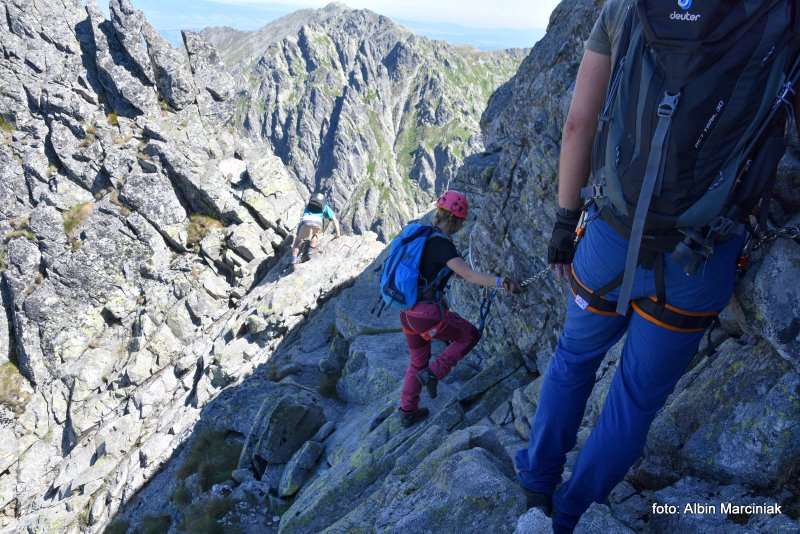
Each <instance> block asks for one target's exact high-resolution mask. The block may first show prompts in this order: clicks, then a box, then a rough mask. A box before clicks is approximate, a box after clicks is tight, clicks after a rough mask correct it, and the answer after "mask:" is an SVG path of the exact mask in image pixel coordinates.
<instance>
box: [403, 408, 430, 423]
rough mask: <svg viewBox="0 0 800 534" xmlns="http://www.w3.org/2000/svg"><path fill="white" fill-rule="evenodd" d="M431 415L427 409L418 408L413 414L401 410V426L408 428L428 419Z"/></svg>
mask: <svg viewBox="0 0 800 534" xmlns="http://www.w3.org/2000/svg"><path fill="white" fill-rule="evenodd" d="M429 413H430V412H428V409H427V408H418V409H416V410H414V411H413V412H407V411H405V410H400V424H402V425H403V426H404V427H405V428H408V427H410V426H413V425H414V424H416V423H418V422H420V421H422V420H423V419H425V418H426V417H428V414H429Z"/></svg>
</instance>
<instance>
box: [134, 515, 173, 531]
mask: <svg viewBox="0 0 800 534" xmlns="http://www.w3.org/2000/svg"><path fill="white" fill-rule="evenodd" d="M171 526H172V518H171V517H170V516H168V515H156V516H152V515H151V516H147V517H145V518H144V520H143V521H142V528H141V529H139V530H137V532H141V534H165V533H166V532H168V531H169V527H171Z"/></svg>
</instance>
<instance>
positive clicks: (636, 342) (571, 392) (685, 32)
mask: <svg viewBox="0 0 800 534" xmlns="http://www.w3.org/2000/svg"><path fill="white" fill-rule="evenodd" d="M798 33H800V0H761V1H759V0H753V1H747V2H714V1H704V2H692V1H691V0H680V1H678V2H677V3H676V2H666V1H664V0H608V1H607V2H606V3H605V4H604V6H603V9H602V12H601V15H600V18H599V20H598V21H597V23H596V25H595V27H594V30H593V31H592V34H591V36H590V37H589V40H588V41H587V43H586V51H585V53H584V56H583V60H582V62H581V65H580V68H579V69H578V75H577V81H576V83H575V91H574V95H573V99H572V104H571V108H570V111H569V114H568V118H567V121H566V124H565V126H564V134H563V140H562V147H561V160H560V166H559V188H558V212H557V219H556V223H555V226H554V229H553V232H552V237H551V240H550V245H549V249H548V263H549V264H550V265H551V266H552V268H553V270H554V271H555V272H556V274H557V275H559V276H563V277H566V278H568V279H569V280H570V282H571V285H572V290H573V295H574V298H573V299H571V300H570V301H569V303H568V306H567V313H566V322H565V325H564V331H563V333H562V335H561V337H560V339H559V341H558V344H557V346H556V350H555V354H554V356H553V358H552V360H551V362H550V364H549V367H548V369H547V371H546V372H545V375H544V380H543V382H542V387H541V393H540V396H539V400H538V405H537V410H536V415H535V418H534V420H533V423H532V425H531V433H530V439H529V444H528V447H527V448H526V449H522V450H520V451H519V452H518V453H517V454H516V457H515V464H516V467H517V470H518V475H519V479H520V482H521V484H522V486H523V487H524V488H525V490H527V492H528V496H529V504H530V505H531V506H535V507H538V508H541V509H542V510H543V511H544V512H545V513H546V514H547V515H551V514H552V520H553V521H552V523H553V532H554V533H555V534H562V533H570V532H572V531H573V529H574V528H575V526H576V525H577V523H578V520H579V519H580V517H581V515H582V514H583V513H584V512H585V511H586V510H587V509H588V507H589V506H590V505H591V503H592V502H604V501H605V500H606V499H607V497H608V495H609V493H610V492H611V490H612V489H613V488H614V487H615V486H616V485H617V484H618V483H619V482H620V481H622V479H623V477H624V476H625V475H626V473H627V472H628V470H629V468H630V467H631V466H632V465H633V464H634V462H635V461H636V460H637V459H638V458H639V456H640V455H641V453H642V449H643V447H644V443H645V439H646V437H647V433H648V430H649V428H650V424H651V423H652V421H653V418H654V417H655V416H656V414H657V413H658V411H659V410H660V409H661V408H662V406H663V405H664V403H665V401H666V399H667V397H668V395H669V394H670V393H671V392H672V390H673V388H674V387H675V384H676V383H677V382H678V380H679V378H680V377H681V376H682V375H683V373H684V372H685V371H686V369H687V367H688V366H689V364H690V362H691V361H692V359H693V358H694V355H695V353H696V352H697V349H698V346H699V343H700V341H701V339H702V337H703V335H704V332H705V331H706V330H707V328H708V327H709V326H710V325H711V324H712V323H714V321H715V320H716V317H717V315H718V314H719V312H720V311H721V310H722V309H723V308H724V307H725V306H726V305H727V303H728V301H729V300H730V298H731V295H732V293H733V290H734V284H735V280H736V270H737V259H738V258H739V256H740V252H741V251H742V250H743V246H744V244H745V233H746V228H747V226H750V227H752V228H759V227H761V228H763V227H764V226H765V223H766V222H767V215H768V211H769V197H770V195H769V193H770V189H771V188H772V185H773V183H774V180H775V175H776V169H777V166H778V163H779V161H780V159H781V157H782V156H783V154H784V151H785V140H784V135H785V130H786V124H787V121H792V120H793V119H794V118H795V109H793V104H794V106H797V107H798V108H800V100H798V98H797V96H796V95H797V83H798V78H800V60H798V51H800V38H799V36H798ZM590 176H591V177H592V179H593V183H592V186H591V187H584V186H585V185H586V183H587V180H588V178H589V177H590ZM581 198H583V199H584V200H585V201H586V202H587V203H588V206H589V207H588V209H586V210H585V213H584V214H583V216H582V214H581ZM581 220H583V221H584V225H585V228H582V226H584V225H581V224H579V222H580V221H581ZM576 229H578V234H582V235H583V237H582V239H581V240H580V242H579V245H578V246H577V249H576V248H575V242H576ZM750 233H751V234H755V235H758V233H759V232H758V231H751V232H750ZM625 334H627V338H626V340H625V345H624V348H623V351H622V357H621V359H620V361H619V364H618V368H617V370H616V373H615V376H614V378H613V381H612V384H611V387H610V390H609V392H608V395H607V397H606V400H605V404H604V406H603V409H602V411H601V414H600V417H599V419H598V421H597V424H596V425H595V427H594V429H593V430H592V432H591V434H590V436H589V438H588V439H587V441H586V443H585V444H584V445H583V447H582V449H581V451H580V453H579V455H578V457H577V460H576V462H575V465H574V467H573V469H572V475H571V477H570V478H569V479H568V480H567V481H566V482H563V483H562V473H563V471H564V464H565V460H566V455H567V453H568V452H569V451H570V450H571V449H572V448H573V447H574V446H575V443H576V434H577V431H578V428H579V425H580V423H581V420H582V418H583V415H584V410H585V407H586V401H587V399H588V398H589V395H590V394H591V392H592V388H593V386H594V384H595V372H596V370H597V368H598V366H599V365H600V363H601V361H602V360H603V358H604V356H605V354H606V352H607V351H608V350H609V349H610V348H611V347H612V346H614V345H615V344H616V343H617V342H618V341H619V340H620V339H621V338H622V337H623V335H625Z"/></svg>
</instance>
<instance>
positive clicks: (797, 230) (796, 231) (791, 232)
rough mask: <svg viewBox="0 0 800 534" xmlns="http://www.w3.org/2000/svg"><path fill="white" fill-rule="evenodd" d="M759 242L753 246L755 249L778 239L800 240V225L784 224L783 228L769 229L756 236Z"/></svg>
mask: <svg viewBox="0 0 800 534" xmlns="http://www.w3.org/2000/svg"><path fill="white" fill-rule="evenodd" d="M756 239H757V242H756V244H755V245H754V246H753V250H758V249H760V248H761V247H763V246H764V245H766V244H767V243H772V242H773V241H775V240H776V239H791V240H793V241H798V240H800V226H784V227H782V228H775V229H773V230H768V231H767V232H764V233H763V234H760V235H757V236H756Z"/></svg>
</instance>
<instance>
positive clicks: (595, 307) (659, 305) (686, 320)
mask: <svg viewBox="0 0 800 534" xmlns="http://www.w3.org/2000/svg"><path fill="white" fill-rule="evenodd" d="M621 279H622V275H620V276H617V277H616V278H615V279H614V280H612V281H611V282H610V283H608V284H607V285H605V286H603V287H602V288H600V289H598V290H597V291H592V290H591V289H589V287H587V286H586V285H585V284H584V283H583V282H581V281H580V280H579V279H578V276H577V275H576V274H575V268H574V267H573V268H572V276H571V277H570V283H571V285H572V293H573V295H574V298H575V303H576V304H577V305H578V307H579V308H581V309H582V310H586V311H590V312H592V313H596V314H598V315H605V316H609V317H612V316H615V315H618V314H617V312H616V309H617V302H616V301H612V300H608V299H606V298H604V297H605V295H606V294H607V293H608V292H609V291H611V290H612V289H614V288H616V287H618V286H619V285H620V283H621ZM631 306H632V307H633V309H634V310H636V313H638V314H639V315H641V316H642V318H644V319H645V320H646V321H648V322H651V323H653V324H655V325H657V326H660V327H662V328H665V329H667V330H670V331H672V332H680V333H685V334H689V333H699V332H704V331H705V330H706V329H707V328H708V327H709V326H711V325H712V324H713V323H714V320H715V319H716V317H717V315H719V314H718V313H717V312H693V311H688V310H682V309H680V308H677V307H675V306H671V305H669V304H667V303H666V302H660V301H659V299H658V298H657V297H655V296H653V297H647V298H642V299H637V300H634V301H633V302H631Z"/></svg>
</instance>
